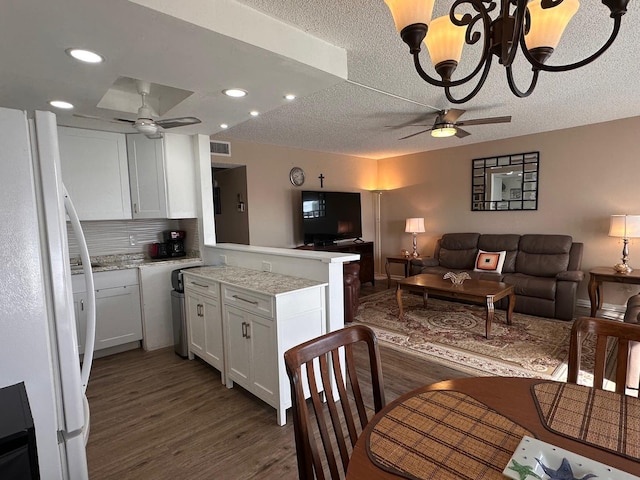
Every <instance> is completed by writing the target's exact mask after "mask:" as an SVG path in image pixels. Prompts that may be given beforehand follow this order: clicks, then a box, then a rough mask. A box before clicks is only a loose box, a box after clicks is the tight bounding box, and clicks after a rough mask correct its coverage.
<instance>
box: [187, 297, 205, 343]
mask: <svg viewBox="0 0 640 480" xmlns="http://www.w3.org/2000/svg"><path fill="white" fill-rule="evenodd" d="M184 296H185V302H186V309H187V322H188V326H189V351H191V352H194V353H196V354H198V355H199V356H204V344H205V334H204V312H203V305H202V300H201V297H200V296H199V295H194V294H193V293H191V292H189V291H188V290H185V293H184Z"/></svg>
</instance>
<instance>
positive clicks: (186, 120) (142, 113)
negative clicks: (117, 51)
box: [74, 80, 201, 139]
mask: <svg viewBox="0 0 640 480" xmlns="http://www.w3.org/2000/svg"><path fill="white" fill-rule="evenodd" d="M136 87H137V90H138V93H139V94H140V96H141V97H142V105H140V108H138V118H137V119H136V120H130V119H128V118H114V119H113V120H107V119H104V118H100V117H95V116H92V115H80V114H77V115H74V116H76V117H83V118H92V119H98V120H107V121H110V122H117V123H129V124H131V126H132V127H133V128H134V129H136V131H138V132H139V133H143V134H144V135H146V136H147V137H148V138H152V139H154V138H162V129H166V128H175V127H184V126H187V125H195V124H197V123H201V120H200V119H199V118H196V117H177V118H166V119H163V120H154V119H153V118H152V117H151V109H150V108H149V106H148V105H147V102H146V97H147V95H149V91H150V90H151V83H149V82H144V81H142V80H136Z"/></svg>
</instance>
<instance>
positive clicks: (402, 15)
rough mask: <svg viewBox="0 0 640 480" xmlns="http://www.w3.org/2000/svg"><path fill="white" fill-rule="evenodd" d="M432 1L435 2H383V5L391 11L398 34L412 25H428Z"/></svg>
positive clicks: (408, 0) (429, 0) (401, 0)
mask: <svg viewBox="0 0 640 480" xmlns="http://www.w3.org/2000/svg"><path fill="white" fill-rule="evenodd" d="M434 1H435V0H421V1H416V0H384V3H386V4H387V7H389V10H391V15H393V21H394V22H395V24H396V29H397V30H398V32H400V31H402V29H403V28H404V27H406V26H408V25H413V24H414V23H426V24H427V25H429V22H431V14H432V12H433V3H434Z"/></svg>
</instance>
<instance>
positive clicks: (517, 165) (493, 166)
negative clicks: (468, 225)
mask: <svg viewBox="0 0 640 480" xmlns="http://www.w3.org/2000/svg"><path fill="white" fill-rule="evenodd" d="M471 165H472V167H471V211H473V212H486V211H492V212H493V211H496V212H502V211H514V210H537V209H538V182H539V168H540V152H526V153H516V154H512V155H499V156H495V157H486V158H474V159H473V161H472V163H471ZM513 173H516V174H517V175H518V176H520V177H521V181H520V188H519V189H518V188H511V189H510V194H509V198H504V197H503V196H502V195H503V193H502V192H503V188H504V186H505V184H504V183H502V181H501V180H502V178H508V177H507V175H513ZM499 174H504V175H503V176H501V177H497V176H495V177H494V175H499ZM497 180H500V182H499V183H500V185H501V186H502V187H503V188H501V190H500V192H501V194H500V195H501V196H500V199H495V198H492V197H493V196H492V189H493V187H494V186H495V185H497V183H498V182H497ZM518 190H519V191H518Z"/></svg>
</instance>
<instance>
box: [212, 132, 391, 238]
mask: <svg viewBox="0 0 640 480" xmlns="http://www.w3.org/2000/svg"><path fill="white" fill-rule="evenodd" d="M216 140H228V141H230V142H231V157H217V156H212V157H211V158H212V162H213V163H214V164H215V163H216V162H220V163H221V164H234V165H246V167H247V187H248V188H247V190H248V193H247V199H246V201H247V206H248V209H247V210H248V213H249V232H250V239H251V244H252V245H261V246H268V247H294V246H297V245H300V244H302V230H301V228H302V227H301V224H300V220H301V210H300V191H301V190H320V180H319V179H318V176H319V175H320V174H321V173H322V174H323V175H324V177H325V179H324V190H327V191H345V192H357V191H360V192H361V193H362V195H361V202H362V236H363V239H365V240H373V239H374V223H373V194H372V193H370V190H373V189H375V188H376V182H377V168H378V167H377V162H376V161H375V160H369V159H364V158H358V157H351V156H346V155H332V154H327V153H320V152H314V151H310V150H301V149H294V148H285V147H278V146H272V145H262V144H256V143H249V142H239V141H235V140H229V139H224V138H220V137H216ZM294 166H298V167H302V169H304V171H305V174H306V181H305V183H304V185H303V186H302V187H299V188H298V187H294V186H293V185H291V183H290V182H289V171H290V170H291V168H292V167H294Z"/></svg>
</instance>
